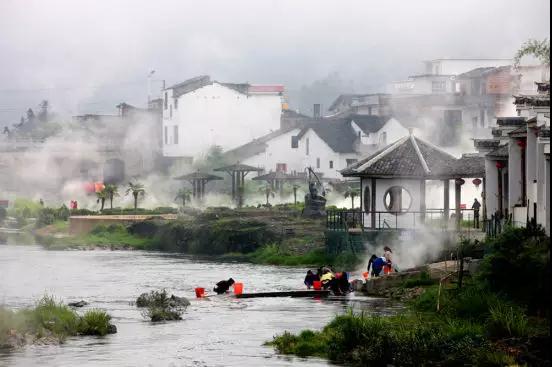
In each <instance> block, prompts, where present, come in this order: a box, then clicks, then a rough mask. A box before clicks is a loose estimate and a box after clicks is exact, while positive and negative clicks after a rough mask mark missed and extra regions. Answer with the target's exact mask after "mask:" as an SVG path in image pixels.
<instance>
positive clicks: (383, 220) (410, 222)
mask: <svg viewBox="0 0 552 367" xmlns="http://www.w3.org/2000/svg"><path fill="white" fill-rule="evenodd" d="M446 212H447V211H445V210H444V209H426V210H425V211H406V212H389V211H365V212H363V211H360V210H351V209H348V210H347V209H344V210H328V211H327V215H326V228H327V229H328V230H332V231H349V230H351V229H352V228H359V229H362V230H364V229H376V230H399V229H414V228H421V227H430V228H437V229H442V230H446V229H448V228H451V229H452V228H456V227H457V222H456V218H455V216H456V210H455V209H450V210H448V213H449V216H448V218H446V214H445V213H446ZM460 215H461V217H460V227H461V228H466V229H467V228H476V227H478V225H477V224H479V223H477V222H476V220H475V217H474V213H473V209H461V210H460Z"/></svg>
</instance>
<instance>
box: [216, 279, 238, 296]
mask: <svg viewBox="0 0 552 367" xmlns="http://www.w3.org/2000/svg"><path fill="white" fill-rule="evenodd" d="M234 283H235V282H234V279H232V278H230V279H228V280H221V281H220V282H218V283H217V284H216V285H215V288H213V291H215V292H216V293H217V294H223V293H226V292H228V290H229V289H230V287H231V286H232V285H233V284H234Z"/></svg>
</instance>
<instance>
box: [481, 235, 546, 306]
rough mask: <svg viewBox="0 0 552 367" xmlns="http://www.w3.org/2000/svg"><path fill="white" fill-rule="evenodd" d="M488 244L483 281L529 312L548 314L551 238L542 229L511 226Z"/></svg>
mask: <svg viewBox="0 0 552 367" xmlns="http://www.w3.org/2000/svg"><path fill="white" fill-rule="evenodd" d="M486 245H487V250H488V255H487V256H485V258H484V259H483V262H482V266H481V272H480V280H481V281H482V282H485V283H486V284H488V286H489V289H490V290H491V291H493V292H500V293H502V294H504V295H505V296H507V297H509V298H510V299H511V300H513V301H515V302H517V303H519V304H521V305H524V306H527V307H528V311H529V312H530V313H537V312H546V313H549V308H550V297H548V296H546V295H549V294H550V238H549V237H547V236H545V235H544V232H543V231H542V229H534V228H508V229H506V230H505V231H504V232H503V233H501V234H500V235H499V236H497V237H496V238H494V239H492V240H489V241H488V242H487V243H486ZM528 276H529V277H530V278H531V279H534V280H535V281H529V280H528ZM536 280H538V281H536Z"/></svg>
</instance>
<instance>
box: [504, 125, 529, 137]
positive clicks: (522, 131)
mask: <svg viewBox="0 0 552 367" xmlns="http://www.w3.org/2000/svg"><path fill="white" fill-rule="evenodd" d="M508 136H512V137H520V136H527V126H520V127H518V128H517V129H515V130H512V131H510V132H509V133H508Z"/></svg>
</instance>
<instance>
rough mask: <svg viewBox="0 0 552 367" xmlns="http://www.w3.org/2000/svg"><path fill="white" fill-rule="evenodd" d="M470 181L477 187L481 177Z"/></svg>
mask: <svg viewBox="0 0 552 367" xmlns="http://www.w3.org/2000/svg"><path fill="white" fill-rule="evenodd" d="M472 183H473V184H474V185H475V187H479V185H481V179H480V178H474V179H473V181H472Z"/></svg>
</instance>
